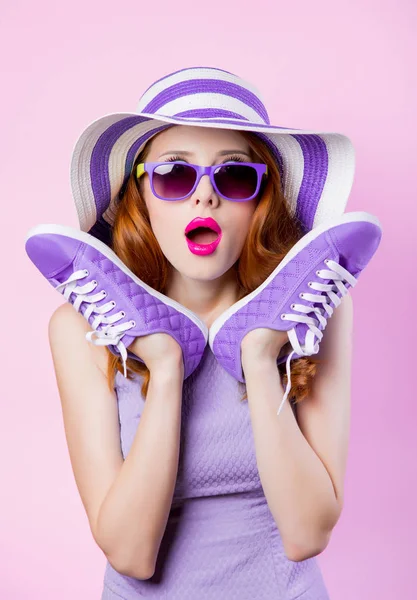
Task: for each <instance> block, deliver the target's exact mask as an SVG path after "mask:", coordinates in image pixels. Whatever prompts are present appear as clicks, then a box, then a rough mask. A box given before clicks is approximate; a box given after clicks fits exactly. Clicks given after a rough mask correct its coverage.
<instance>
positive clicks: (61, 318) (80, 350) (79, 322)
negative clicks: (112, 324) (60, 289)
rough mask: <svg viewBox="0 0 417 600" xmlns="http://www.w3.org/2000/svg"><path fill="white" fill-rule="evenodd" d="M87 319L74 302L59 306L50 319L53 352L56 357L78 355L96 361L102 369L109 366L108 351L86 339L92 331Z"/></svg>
mask: <svg viewBox="0 0 417 600" xmlns="http://www.w3.org/2000/svg"><path fill="white" fill-rule="evenodd" d="M91 330H92V329H91V326H90V324H89V323H88V322H87V320H86V319H85V318H84V317H83V315H81V314H80V313H78V312H77V311H76V310H75V308H74V307H73V306H72V304H70V303H68V302H66V303H65V304H62V305H60V306H58V308H57V309H56V310H55V311H54V312H53V313H52V315H51V317H50V319H49V326H48V335H49V344H50V347H51V351H52V354H53V356H54V358H55V356H56V357H60V356H62V357H63V358H64V357H65V358H66V359H68V357H69V356H70V355H71V356H74V357H75V356H76V355H77V356H78V358H79V359H81V358H82V359H86V360H87V362H91V363H95V364H96V365H97V366H98V367H99V368H100V369H101V370H104V371H105V369H106V368H107V360H108V359H107V352H106V349H105V347H104V346H95V345H94V344H92V343H90V342H88V341H87V340H86V339H85V336H86V333H88V332H89V331H91Z"/></svg>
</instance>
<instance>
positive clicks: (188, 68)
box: [141, 67, 236, 98]
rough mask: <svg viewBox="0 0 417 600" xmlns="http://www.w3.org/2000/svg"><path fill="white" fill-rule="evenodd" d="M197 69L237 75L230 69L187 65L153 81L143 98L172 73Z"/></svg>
mask: <svg viewBox="0 0 417 600" xmlns="http://www.w3.org/2000/svg"><path fill="white" fill-rule="evenodd" d="M195 69H204V70H207V69H209V70H211V71H220V72H221V73H227V74H228V75H233V77H236V75H235V74H234V73H231V72H230V71H225V70H224V69H219V68H218V67H186V68H185V69H178V71H173V72H172V73H169V74H168V75H164V76H163V77H161V78H160V79H157V80H156V81H154V82H153V83H151V85H150V86H149V87H147V88H146V90H145V91H144V92H143V94H142V97H141V98H143V96H144V95H145V94H146V92H147V91H148V90H150V89H151V88H153V86H154V85H155V84H157V83H159V82H160V81H164V79H167V78H168V77H172V75H176V74H177V73H184V72H185V71H194V70H195Z"/></svg>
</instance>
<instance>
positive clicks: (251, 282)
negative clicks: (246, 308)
mask: <svg viewBox="0 0 417 600" xmlns="http://www.w3.org/2000/svg"><path fill="white" fill-rule="evenodd" d="M216 86H217V87H216ZM239 111H240V112H239ZM138 114H139V115H146V117H143V116H140V117H138V116H137V115H138ZM197 122H198V123H197ZM122 124H123V125H124V128H119V130H116V128H117V127H118V126H120V125H122ZM150 124H151V127H150ZM196 124H198V126H194V125H196ZM219 124H220V127H219ZM202 125H203V126H202ZM290 131H291V132H292V133H291V134H290V133H289V132H290ZM297 131H298V133H296V132H295V130H284V129H281V128H279V127H273V126H270V125H269V119H268V115H267V113H266V110H265V107H264V106H263V104H262V102H261V100H260V99H259V97H258V96H257V95H256V92H255V91H254V88H253V86H251V85H250V84H248V83H246V82H244V81H243V80H241V79H240V78H238V77H237V76H235V75H233V74H230V73H227V72H226V71H222V70H220V69H211V68H195V69H184V70H182V71H179V72H177V73H173V74H170V75H168V76H167V77H165V78H163V79H161V80H159V81H157V82H155V83H154V84H153V85H152V86H151V87H150V88H148V90H146V92H145V93H144V94H143V96H142V98H141V102H140V104H139V108H138V112H137V114H136V115H135V116H134V115H132V114H131V115H128V116H127V115H126V114H118V115H108V116H106V117H103V118H102V119H100V120H99V121H96V122H95V123H93V124H92V125H90V127H89V128H87V130H86V131H85V132H84V134H83V135H82V136H81V137H80V139H79V141H78V142H77V146H76V148H75V150H74V157H73V163H72V185H73V191H74V196H75V200H76V205H77V209H78V213H79V218H80V225H81V229H82V230H83V231H88V232H89V233H90V235H91V236H94V239H100V240H102V241H104V242H105V243H106V244H107V245H108V246H109V247H110V248H112V250H113V251H114V253H115V255H117V257H119V259H120V261H121V262H122V263H123V264H124V265H125V266H126V267H127V269H129V270H130V271H131V272H132V273H133V274H134V275H135V276H136V277H137V278H139V279H140V280H141V281H143V282H145V283H146V284H147V285H148V286H150V287H151V288H153V289H154V290H156V291H157V292H160V293H161V294H164V295H165V297H166V298H167V299H168V300H167V304H169V303H170V301H171V300H172V306H174V303H178V304H177V306H182V307H184V311H183V313H184V314H185V313H186V312H187V311H188V312H187V314H189V315H195V316H196V319H198V320H199V322H201V323H203V324H204V325H202V326H201V330H202V331H203V330H204V326H205V327H206V328H207V331H209V330H210V328H212V327H213V325H214V324H216V322H217V323H218V322H219V319H220V320H221V319H222V315H224V314H225V311H230V307H232V306H233V305H235V304H236V303H237V302H238V301H240V300H241V299H243V298H248V294H250V293H252V292H253V291H254V290H256V289H257V288H258V287H259V286H261V284H263V282H265V280H266V279H267V278H268V276H270V274H271V273H272V272H273V271H274V269H275V268H276V267H277V265H279V264H280V262H281V261H282V260H283V258H284V257H285V256H286V255H287V254H288V252H289V250H290V249H291V248H293V247H294V245H295V244H296V243H297V242H299V240H301V238H302V237H303V235H304V234H305V232H306V231H309V230H311V229H312V227H313V224H314V225H317V224H318V223H320V219H324V216H325V215H329V214H330V215H331V214H333V215H339V214H341V213H342V212H343V209H344V206H345V203H346V201H347V197H348V194H349V191H350V186H351V183H352V178H353V154H352V149H351V146H350V142H349V141H348V140H347V138H345V137H344V136H340V135H338V134H322V135H321V136H320V135H318V134H314V133H311V134H307V133H306V132H302V131H300V130H297ZM106 136H107V138H106ZM326 136H327V137H326ZM323 140H325V141H323ZM307 141H308V143H307ZM309 144H310V146H309ZM330 147H331V149H332V152H327V151H328V150H329V148H330ZM323 151H324V152H325V153H327V154H326V156H327V162H326V165H325V169H324V175H323V173H321V174H320V173H319V171H318V170H317V168H316V167H317V166H318V165H320V162H322V158H323V156H324V155H323V154H320V152H321V153H323ZM341 158H344V161H343V160H341ZM158 161H159V162H163V163H165V162H166V163H169V162H174V163H175V165H176V166H177V168H178V169H181V168H182V167H181V165H188V164H193V165H197V166H211V165H229V166H230V165H235V164H237V163H247V164H255V165H259V166H261V165H266V167H267V168H266V169H263V168H262V169H260V172H261V171H264V173H265V176H259V177H258V180H257V184H258V187H257V188H256V195H255V196H254V197H253V198H251V199H249V200H245V201H239V199H238V198H235V199H237V200H238V201H231V200H230V199H226V198H227V192H226V191H225V190H226V187H225V183H224V182H223V183H222V184H221V185H222V186H223V187H222V188H221V190H222V191H221V190H220V179H219V178H218V179H217V180H216V179H215V178H213V179H212V178H211V177H209V176H208V177H205V176H202V177H201V178H200V179H199V180H198V182H196V185H195V186H194V189H193V191H192V192H190V193H188V195H186V196H185V197H184V198H182V199H180V200H178V199H176V201H165V200H168V199H169V198H166V197H164V195H163V191H162V192H161V189H162V188H158V186H157V185H156V182H157V177H158V176H157V174H155V173H153V179H152V178H151V171H150V170H146V169H150V168H151V167H152V164H153V163H155V162H158ZM164 168H166V166H165V167H164ZM168 168H169V166H168ZM309 168H311V170H310V171H309ZM160 172H161V174H162V173H163V172H162V171H160ZM225 172H226V171H225V168H223V171H221V173H225ZM240 172H241V173H242V171H240ZM166 173H167V171H165V174H166ZM220 176H221V175H220ZM220 176H219V177H220ZM162 179H163V178H162V176H161V181H162ZM216 182H217V183H216ZM318 183H320V185H318ZM325 184H326V186H327V188H326V186H325ZM332 185H333V186H334V187H333V188H332ZM217 186H218V187H217ZM329 190H330V192H331V191H332V190H333V193H329ZM166 193H167V192H166V191H165V195H166ZM229 193H230V194H232V192H229ZM179 194H180V192H178V193H177V197H179ZM222 194H224V195H222ZM161 196H162V199H161ZM198 217H202V218H211V219H214V221H215V223H214V222H213V221H209V223H210V224H211V225H212V226H214V227H217V225H218V226H220V228H221V241H220V243H218V245H217V246H214V249H213V247H211V249H207V248H208V247H207V246H206V244H210V243H211V242H213V240H214V238H216V237H217V233H215V232H213V231H207V230H201V229H196V230H195V231H194V233H189V234H188V237H187V236H186V235H184V231H185V229H186V226H187V224H189V223H190V222H191V221H194V220H195V219H197V220H196V221H195V223H199V221H198ZM113 267H114V265H113ZM106 269H107V271H109V269H108V268H107V267H106ZM106 269H105V268H104V267H103V272H104V271H106ZM110 270H111V269H110ZM114 270H115V267H114V269H113V271H114ZM95 283H97V281H96V282H95ZM99 283H100V282H99ZM138 289H139V288H138ZM120 290H121V293H122V294H124V293H125V290H124V289H123V290H122V288H121V287H120ZM129 294H130V295H129V301H131V298H132V295H133V296H134V292H132V290H130V292H129ZM161 297H162V296H161ZM144 310H145V309H144ZM323 312H324V311H323ZM84 316H85V315H84ZM149 320H150V319H149ZM87 321H88V319H87ZM87 321H86V319H85V318H82V316H81V315H80V314H77V312H76V311H74V310H73V307H72V306H70V304H69V303H68V302H66V303H65V304H63V305H62V306H60V307H59V308H58V309H57V310H56V311H55V313H54V314H53V315H52V318H51V320H50V325H49V336H50V345H51V350H52V355H53V360H54V367H55V372H56V377H57V383H58V387H59V393H60V397H61V401H62V408H63V416H64V423H65V431H66V437H67V442H68V447H69V452H70V457H71V462H72V466H73V470H74V475H75V479H76V482H77V486H78V490H79V493H80V495H81V498H82V501H83V504H84V507H85V510H86V512H87V515H88V519H89V523H90V527H91V531H92V534H93V536H94V539H95V540H96V542H97V544H98V545H99V546H100V548H101V549H102V550H103V552H104V553H105V555H106V557H107V559H108V562H107V568H106V574H105V580H104V589H103V595H102V598H103V599H116V598H124V599H125V600H130V599H133V598H139V597H149V598H170V599H175V598H181V600H184V599H185V598H190V599H191V598H192V599H193V600H194V599H196V598H198V599H206V598H216V599H220V598H222V599H226V600H227V599H232V598H239V600H242V599H245V598H251V599H252V598H257V599H259V600H260V599H271V600H272V599H277V600H278V599H284V598H285V599H288V600H295V598H297V599H301V598H303V600H310V599H311V600H312V599H313V598H314V599H315V600H318V599H319V598H320V599H321V600H324V599H326V598H328V593H327V591H326V587H325V585H324V581H323V578H322V575H321V572H320V569H319V567H318V564H317V562H316V558H315V557H316V556H317V555H318V554H319V553H321V552H322V551H323V550H324V549H325V548H326V546H327V545H328V543H329V540H330V536H331V532H332V529H333V528H334V527H335V525H336V523H337V521H338V519H339V517H340V513H341V510H342V506H343V483H344V475H345V466H346V457H347V451H348V434H349V419H350V375H351V342H352V340H351V336H352V301H351V297H350V295H346V296H345V298H344V299H343V302H342V303H341V305H340V307H339V308H338V309H337V310H336V311H335V314H334V315H333V318H332V319H330V320H329V323H328V326H327V328H326V335H325V336H324V337H323V341H322V342H321V346H320V352H319V358H318V359H313V358H311V357H310V356H298V357H297V355H296V357H295V359H293V360H292V363H291V384H292V385H291V391H290V399H291V403H290V402H286V403H284V404H283V405H282V411H281V414H280V416H279V418H277V417H276V409H277V407H278V406H279V405H280V404H281V400H282V398H283V394H284V387H283V384H285V381H286V380H287V383H288V378H287V376H286V374H285V369H284V365H283V364H279V367H278V369H277V358H278V357H284V358H285V357H286V356H288V350H289V344H288V342H289V339H288V335H287V333H286V331H278V330H273V329H270V328H268V327H257V328H252V330H251V331H249V333H247V334H246V335H245V336H244V337H243V339H242V343H241V345H240V347H238V353H239V354H238V355H239V356H241V365H240V362H239V368H240V367H241V368H242V370H243V372H244V380H243V381H244V383H245V384H246V389H245V385H242V380H240V381H239V380H238V378H236V377H234V376H233V375H232V374H231V373H232V372H233V371H231V370H230V369H229V368H228V367H225V365H226V362H225V363H224V364H223V365H222V364H221V363H222V359H221V357H220V354H219V355H218V356H216V354H215V353H213V351H212V347H210V345H209V344H207V345H205V347H204V350H203V351H202V352H201V353H200V355H199V356H198V360H197V361H196V364H195V365H194V366H193V368H192V372H189V373H185V370H184V369H185V368H186V365H187V361H186V360H185V358H184V356H185V355H184V348H185V345H184V346H183V347H182V345H181V343H179V337H178V336H176V335H170V333H169V330H167V331H168V332H161V330H160V331H159V332H157V333H152V334H150V335H140V336H138V337H136V338H134V339H133V341H131V343H130V344H129V346H128V351H129V355H128V358H127V362H126V360H125V361H123V360H122V357H121V353H120V351H119V350H118V349H117V348H116V346H115V345H114V346H109V345H107V347H106V345H93V344H87V343H86V342H85V339H84V338H85V337H86V336H88V335H91V320H90V323H89V322H87ZM195 322H197V320H196V321H195ZM171 326H172V327H174V326H173V325H172V323H171ZM216 329H218V327H216ZM89 332H90V333H89ZM105 335H106V334H103V339H104V336H105ZM126 339H127V338H126ZM90 341H91V337H90ZM206 341H207V340H206V338H205V339H204V342H206ZM107 342H108V340H107ZM105 343H106V342H105ZM203 346H204V345H203ZM240 352H241V355H240ZM125 358H126V357H125ZM123 362H125V363H126V364H125V366H127V369H128V370H127V375H128V376H127V377H124V376H123V374H124V367H123ZM281 362H282V361H281ZM185 375H187V376H186V377H185ZM281 377H282V380H281ZM244 392H246V393H245V394H244Z"/></svg>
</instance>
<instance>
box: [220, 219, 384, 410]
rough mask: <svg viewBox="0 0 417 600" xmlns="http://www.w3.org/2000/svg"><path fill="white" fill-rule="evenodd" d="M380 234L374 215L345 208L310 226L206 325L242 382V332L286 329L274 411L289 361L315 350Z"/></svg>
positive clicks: (224, 361) (230, 369)
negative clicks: (261, 276)
mask: <svg viewBox="0 0 417 600" xmlns="http://www.w3.org/2000/svg"><path fill="white" fill-rule="evenodd" d="M381 235H382V230H381V223H380V222H379V220H378V219H377V217H375V216H373V215H370V214H369V213H366V212H362V211H360V212H359V211H358V212H349V213H344V214H343V215H341V216H339V217H337V218H335V219H332V220H331V221H330V222H327V223H323V224H321V225H319V226H317V227H315V228H314V229H312V230H311V231H309V232H308V233H307V234H306V235H304V236H303V237H302V238H301V239H300V240H299V241H298V242H297V243H296V244H295V245H294V246H293V247H292V248H291V250H290V251H289V252H288V254H287V255H286V256H285V257H284V259H283V260H282V261H281V263H280V264H279V265H278V266H277V267H276V269H275V270H274V271H273V272H272V273H271V275H270V276H269V277H268V278H267V279H266V280H265V281H264V282H263V283H262V284H261V285H260V286H259V287H258V288H257V289H256V290H254V291H253V292H251V293H250V294H248V295H247V296H245V297H244V298H242V299H241V300H239V301H238V302H236V303H235V304H233V305H232V306H231V307H229V308H228V309H227V310H226V311H224V313H222V314H221V315H220V316H219V317H218V318H217V319H216V320H215V321H214V322H213V324H212V326H211V327H210V330H209V346H210V348H211V350H212V352H213V354H214V355H215V356H216V358H217V360H218V362H219V363H220V364H221V365H222V366H223V367H224V369H225V370H226V371H228V372H229V373H230V374H231V375H232V376H233V377H234V378H235V379H237V380H238V381H241V382H242V383H243V382H244V381H245V379H244V375H243V371H242V365H241V348H240V344H241V341H242V339H243V338H244V337H245V335H246V334H247V333H249V331H251V330H252V329H257V328H263V327H265V328H269V329H274V330H276V331H287V332H288V339H289V341H290V344H291V347H292V351H291V352H290V353H289V354H288V355H283V356H281V357H280V358H279V359H277V364H280V363H281V362H283V361H284V360H286V363H287V364H286V368H287V377H288V383H287V387H286V390H285V394H284V397H283V400H282V403H281V405H280V407H279V409H278V412H277V414H278V415H279V413H280V412H281V410H282V408H283V406H284V403H285V400H286V399H287V396H288V393H289V391H290V388H291V379H290V361H291V360H292V359H293V358H300V357H301V356H311V355H312V354H317V352H318V351H319V344H320V341H321V339H322V337H323V330H324V329H325V327H326V325H327V319H328V318H329V317H331V316H332V314H333V310H334V308H335V307H338V306H339V305H340V303H341V297H342V296H345V294H347V292H348V289H349V288H350V287H354V286H355V285H356V283H357V279H358V277H359V275H360V273H361V272H362V271H363V269H364V268H365V267H366V265H367V264H368V263H369V261H370V259H371V258H372V256H373V255H374V254H375V252H376V250H377V248H378V246H379V242H380V239H381ZM316 338H317V339H316Z"/></svg>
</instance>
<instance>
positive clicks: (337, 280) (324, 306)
mask: <svg viewBox="0 0 417 600" xmlns="http://www.w3.org/2000/svg"><path fill="white" fill-rule="evenodd" d="M324 262H325V263H326V265H327V266H328V267H329V269H320V270H319V271H316V275H317V276H318V277H321V278H322V279H330V280H333V282H334V283H319V282H315V281H309V282H308V285H309V287H311V288H312V289H313V290H317V291H319V292H325V293H324V294H308V293H304V294H300V296H301V297H302V298H303V299H304V300H307V301H309V302H314V303H317V304H321V306H320V307H318V306H306V305H304V304H291V308H292V310H296V311H298V312H300V313H304V315H302V314H301V315H296V314H293V313H291V314H288V313H283V314H282V315H281V318H283V319H285V320H286V321H294V322H296V323H306V324H307V325H308V328H309V329H308V331H307V333H306V337H305V344H304V347H303V348H302V347H301V345H300V342H299V340H298V337H297V333H296V326H295V327H293V328H292V329H290V330H289V331H288V332H287V333H288V338H289V340H290V343H291V346H292V348H293V350H292V351H291V353H290V354H289V356H288V358H287V361H286V369H287V378H288V382H287V386H286V389H285V394H284V397H283V399H282V402H281V405H280V407H279V409H278V412H277V415H279V413H280V412H281V410H282V408H283V407H284V403H285V400H286V399H287V397H288V394H289V391H290V389H291V368H290V362H291V359H292V357H293V355H294V354H295V352H296V353H297V354H299V355H300V356H311V355H312V354H317V353H318V351H319V345H320V342H321V339H322V337H323V330H320V329H319V328H318V327H317V325H318V324H321V325H322V326H323V329H325V327H326V325H327V319H328V318H329V317H331V316H332V314H333V310H334V309H333V307H332V306H330V304H329V301H330V300H331V301H332V302H333V304H334V305H335V306H336V307H338V306H339V304H340V303H341V301H342V300H341V298H339V296H337V295H336V291H337V290H339V292H340V293H341V294H342V296H345V295H346V294H347V293H348V288H346V286H345V284H344V283H343V281H346V282H348V283H350V285H351V286H352V287H354V286H355V285H356V283H357V279H356V278H355V277H354V276H353V275H352V274H351V273H349V271H348V270H347V269H345V268H344V267H342V266H341V265H339V263H337V262H336V261H334V260H330V259H326V260H325V261H324ZM330 269H332V270H330ZM311 312H313V313H315V314H316V315H317V318H314V317H307V316H306V314H307V313H311ZM323 313H327V316H324V314H323ZM315 337H316V338H318V342H317V343H316V344H315V343H314V339H315Z"/></svg>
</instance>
